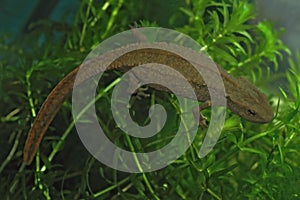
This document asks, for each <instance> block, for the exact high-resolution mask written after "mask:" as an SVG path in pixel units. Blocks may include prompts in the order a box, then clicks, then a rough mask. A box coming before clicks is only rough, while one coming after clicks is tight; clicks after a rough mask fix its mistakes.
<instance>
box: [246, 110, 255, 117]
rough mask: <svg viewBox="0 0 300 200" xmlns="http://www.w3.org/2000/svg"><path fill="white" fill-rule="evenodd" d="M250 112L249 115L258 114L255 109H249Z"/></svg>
mask: <svg viewBox="0 0 300 200" xmlns="http://www.w3.org/2000/svg"><path fill="white" fill-rule="evenodd" d="M248 114H249V115H252V116H255V115H256V113H255V111H254V110H250V109H249V110H248Z"/></svg>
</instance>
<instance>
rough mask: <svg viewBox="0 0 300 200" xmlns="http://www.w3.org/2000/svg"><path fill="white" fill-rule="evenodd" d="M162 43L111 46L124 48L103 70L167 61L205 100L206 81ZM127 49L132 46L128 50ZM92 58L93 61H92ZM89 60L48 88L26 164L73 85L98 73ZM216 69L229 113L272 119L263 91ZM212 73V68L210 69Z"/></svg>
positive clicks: (260, 120)
mask: <svg viewBox="0 0 300 200" xmlns="http://www.w3.org/2000/svg"><path fill="white" fill-rule="evenodd" d="M166 45H171V44H167V43H155V44H147V45H144V46H143V44H140V43H138V44H131V45H128V46H126V47H121V48H119V49H115V50H113V51H111V52H108V53H106V54H104V57H105V56H110V55H113V54H115V53H116V52H118V51H119V52H122V51H124V49H127V51H126V52H127V53H125V54H123V55H122V56H120V57H119V58H117V59H116V60H114V61H113V62H112V63H111V64H110V65H109V66H108V67H106V69H105V71H109V70H119V71H122V72H126V71H128V70H129V69H130V68H132V67H135V66H138V65H142V64H147V63H159V64H163V65H167V66H169V67H171V68H173V69H175V70H177V71H179V72H180V73H181V74H182V75H183V76H184V77H185V78H186V79H187V80H188V82H189V83H190V84H191V85H192V87H193V88H194V91H195V94H196V96H197V99H196V100H198V101H200V102H209V100H210V95H209V92H208V89H207V85H206V83H205V82H204V80H203V78H202V77H201V75H199V73H198V72H197V71H195V69H193V66H192V65H191V63H189V62H188V61H187V60H185V59H184V58H182V57H181V56H180V55H177V54H175V53H172V52H169V51H166V50H162V49H161V48H159V46H166ZM136 47H138V48H136ZM174 47H176V48H181V50H182V52H185V51H187V48H185V47H179V46H176V45H175V46H174ZM128 49H132V50H130V51H128ZM199 55H200V54H199ZM102 56H103V55H102ZM94 61H96V62H95V63H93V62H94ZM90 64H91V66H88V67H86V66H83V64H82V65H80V66H79V67H77V68H75V69H74V70H73V71H71V72H70V73H69V74H68V75H66V76H65V77H64V78H63V79H62V80H61V81H60V82H59V83H58V84H57V85H56V86H55V87H54V89H53V90H52V91H51V92H50V94H49V95H48V97H47V99H46V100H45V102H44V103H43V104H42V106H41V108H40V110H39V112H38V114H37V117H36V119H35V121H34V123H33V125H32V127H31V129H30V131H29V134H28V137H27V140H26V143H25V147H24V151H23V153H24V156H23V161H24V163H25V164H27V165H29V164H30V163H31V162H32V160H33V158H34V156H35V154H36V152H37V150H38V148H39V145H40V143H41V141H42V138H43V136H44V134H45V132H46V131H47V129H48V127H49V125H50V123H51V122H52V120H53V119H54V117H55V115H56V114H57V112H58V111H59V109H60V107H61V106H62V104H63V102H64V101H65V100H66V99H67V98H68V97H69V95H70V94H71V93H72V89H73V87H77V85H78V84H80V83H82V82H84V81H85V80H86V79H88V78H90V77H91V76H93V75H95V74H96V73H99V67H98V65H99V59H94V60H93V59H92V60H91V61H90ZM81 67H86V68H83V69H84V76H81V77H79V81H77V82H76V83H77V85H76V84H74V82H75V78H76V75H77V73H78V71H79V69H80V68H81ZM200 67H205V68H208V67H207V66H206V65H205V62H203V63H202V64H201V63H200ZM217 69H218V70H219V73H220V75H221V78H222V80H223V83H224V87H225V91H226V96H225V98H226V100H227V108H229V109H230V110H231V111H232V112H233V113H235V114H238V115H239V116H241V117H242V118H244V119H246V120H248V121H251V122H255V123H267V122H270V121H271V120H272V118H273V112H272V108H271V106H270V104H269V103H268V100H267V97H266V95H265V94H263V93H262V92H260V91H259V89H258V88H257V87H256V86H254V85H253V84H252V83H250V82H249V81H247V80H246V79H244V78H241V77H240V78H235V77H233V76H231V75H230V74H229V73H227V72H226V71H225V70H224V69H223V68H222V67H220V66H218V65H217ZM193 70H194V71H193ZM212 73H214V72H213V71H212ZM172 80H173V81H174V84H176V77H173V78H171V79H170V81H172ZM151 87H153V88H154V89H157V90H166V91H168V89H166V88H164V87H161V86H159V85H153V86H152V85H151ZM179 87H180V86H179ZM181 95H182V96H183V97H187V98H189V97H188V96H185V93H184V88H182V94H181ZM208 106H209V105H208ZM208 106H207V107H208Z"/></svg>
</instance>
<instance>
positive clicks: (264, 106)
mask: <svg viewBox="0 0 300 200" xmlns="http://www.w3.org/2000/svg"><path fill="white" fill-rule="evenodd" d="M226 92H227V94H228V96H227V104H228V107H229V109H230V110H232V111H233V112H234V113H236V114H238V115H240V116H241V117H243V118H245V119H246V120H249V121H252V122H256V123H268V122H270V121H271V120H272V119H273V117H274V114H273V111H272V107H271V105H270V104H269V102H268V99H267V97H266V95H265V94H263V93H262V92H260V91H259V90H258V88H257V87H255V86H254V85H253V84H252V83H250V82H249V81H248V80H246V79H244V78H242V77H240V78H238V79H237V84H236V85H230V86H229V85H228V86H227V87H226Z"/></svg>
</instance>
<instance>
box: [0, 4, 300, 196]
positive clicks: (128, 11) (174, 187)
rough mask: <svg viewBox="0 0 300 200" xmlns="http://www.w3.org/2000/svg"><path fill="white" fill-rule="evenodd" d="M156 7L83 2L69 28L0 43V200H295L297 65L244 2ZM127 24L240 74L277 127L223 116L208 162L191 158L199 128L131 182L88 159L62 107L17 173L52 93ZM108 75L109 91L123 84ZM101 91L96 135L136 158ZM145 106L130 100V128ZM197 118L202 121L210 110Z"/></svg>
mask: <svg viewBox="0 0 300 200" xmlns="http://www.w3.org/2000/svg"><path fill="white" fill-rule="evenodd" d="M159 2H160V1H153V2H152V1H151V3H150V1H137V0H133V1H126V2H125V1H123V0H107V1H93V0H85V1H81V3H80V6H79V8H78V10H77V13H76V15H75V18H74V20H73V23H72V24H68V23H64V22H54V21H40V22H37V23H35V24H32V25H31V27H30V30H31V31H29V33H28V34H27V35H26V36H24V37H23V38H22V39H15V40H10V39H8V36H2V37H1V38H0V39H1V43H0V52H1V62H0V99H1V101H0V102H1V104H0V122H1V123H0V127H1V131H0V138H1V139H0V143H1V147H2V148H1V153H0V174H1V176H0V194H1V197H3V199H298V198H299V197H300V193H299V184H300V159H299V157H300V153H299V152H300V151H299V148H300V137H299V131H298V130H299V129H300V123H299V121H300V115H299V106H300V88H299V85H300V84H299V82H300V76H299V74H300V55H299V54H297V53H295V54H292V52H290V51H289V49H288V48H287V47H286V46H285V45H284V44H283V43H282V41H281V40H280V33H281V31H278V30H275V29H273V27H272V24H271V23H270V22H268V21H258V19H256V13H255V9H254V8H255V7H254V5H252V3H249V2H248V1H246V0H244V1H240V0H215V1H211V0H197V1H189V0H187V1H182V2H180V3H170V2H169V3H170V5H168V4H167V3H159ZM166 2H168V1H166ZM172 2H173V1H172ZM144 4H145V5H144ZM165 10H168V12H164V11H165ZM171 11H172V12H171ZM155 13H157V14H155ZM135 23H137V24H136V25H135V26H141V27H143V26H162V27H166V28H170V29H175V30H178V31H180V32H183V33H185V34H187V35H189V36H191V37H192V38H193V39H195V40H196V41H197V42H199V44H201V46H202V48H203V49H205V50H206V51H207V52H208V53H209V55H210V56H211V57H212V58H213V59H214V61H215V62H216V63H218V64H220V65H221V66H222V67H224V68H225V69H226V70H227V71H229V72H230V73H231V74H233V75H234V76H246V77H247V78H248V79H249V80H251V81H252V82H253V83H254V84H255V85H256V86H257V87H259V88H260V89H261V90H262V91H264V93H266V94H267V95H268V98H269V102H270V103H271V104H272V107H273V110H274V113H275V118H274V120H273V121H272V122H270V123H269V124H264V125H260V124H255V123H251V122H247V121H244V120H243V119H240V118H239V117H238V116H237V115H234V114H231V113H230V112H229V111H228V114H227V118H226V122H225V126H224V128H223V130H222V135H221V138H220V139H219V141H218V143H217V145H216V146H215V147H214V150H213V151H212V152H210V153H209V154H208V155H207V156H206V157H204V158H201V159H200V158H199V157H198V156H197V154H198V150H199V147H200V146H201V141H202V139H203V136H204V134H205V130H199V133H198V135H197V138H196V139H195V141H194V142H193V144H192V146H191V147H190V148H189V149H188V150H187V151H186V153H185V154H184V155H183V156H181V157H180V158H179V159H178V160H176V161H175V162H174V163H172V164H170V165H169V166H168V167H166V168H164V169H161V170H158V171H155V172H151V173H145V174H129V173H124V172H118V171H116V170H113V169H111V168H108V167H106V166H105V165H103V164H101V163H99V162H98V161H97V160H95V159H94V158H93V157H92V156H91V155H90V154H89V153H88V152H87V150H86V149H85V148H84V146H83V145H82V143H81V142H80V139H79V137H78V135H77V133H76V130H75V128H74V124H73V123H72V115H71V101H70V100H68V101H66V102H65V103H64V105H63V108H62V109H61V110H60V112H59V114H58V115H57V116H56V118H55V120H54V121H53V123H52V124H51V127H50V129H49V130H48V131H47V134H46V137H45V138H44V140H43V142H42V145H41V147H40V152H39V153H38V155H37V157H36V159H35V160H34V162H33V163H32V164H31V165H30V166H26V167H25V166H24V165H22V150H23V146H24V142H25V139H26V136H27V133H28V130H29V129H30V126H31V123H32V122H33V120H34V118H35V117H36V112H37V111H38V110H39V108H40V106H41V104H42V103H43V101H44V100H45V98H46V97H47V95H48V94H49V92H50V91H51V89H52V88H53V87H54V85H55V84H56V83H58V81H59V80H61V79H62V78H63V77H64V75H66V74H67V73H68V72H70V71H71V70H72V69H74V68H75V67H77V66H78V65H79V64H80V63H81V62H82V61H83V60H84V58H85V56H86V55H87V54H88V53H89V52H90V51H91V50H92V49H93V48H95V47H96V46H97V45H98V44H99V43H100V42H102V41H103V40H105V39H106V38H108V37H110V36H112V35H114V34H116V33H119V32H121V31H124V30H128V29H129V27H130V25H131V26H133V25H134V24H135ZM291 55H294V57H295V59H292V56H291ZM283 61H286V62H283ZM282 63H287V64H282ZM282 65H286V66H285V67H283V66H282ZM282 68H285V69H287V70H286V71H283V70H282ZM279 69H280V70H279ZM109 75H110V76H107V77H106V78H105V81H106V83H110V82H111V81H112V80H113V78H115V77H118V76H119V75H120V74H119V73H117V72H115V73H111V74H109ZM107 87H108V86H106V84H103V85H100V86H99V88H100V89H101V91H106V93H105V94H104V96H103V97H102V98H101V99H100V100H99V101H98V103H97V109H98V113H99V116H101V115H103V116H106V118H105V121H101V120H100V124H101V126H103V127H104V128H103V129H105V130H106V129H107V130H109V133H108V134H109V135H110V138H111V139H113V140H114V142H115V143H117V144H118V145H124V146H125V147H126V146H127V147H128V146H130V145H131V144H134V145H136V148H140V150H143V145H141V144H142V142H139V141H138V140H135V139H132V138H128V137H126V136H124V135H122V134H120V131H119V130H117V129H115V126H114V125H115V124H114V123H113V118H112V116H110V115H111V114H110V110H109V104H110V95H111V93H112V90H105V89H103V88H107ZM153 94H154V95H155V101H156V102H159V103H161V102H167V103H163V104H165V106H166V108H167V109H168V110H170V111H169V112H170V113H173V114H174V113H176V109H174V106H173V102H174V99H173V97H172V96H171V95H169V94H166V93H156V92H154V93H153ZM154 95H152V96H151V97H150V99H151V101H154V100H153V99H154ZM148 100H149V99H142V100H138V99H137V100H135V101H132V109H133V110H134V109H135V111H133V112H132V113H131V114H132V118H133V119H135V120H137V122H138V123H139V124H143V123H147V122H146V121H147V119H146V117H139V116H140V115H141V113H139V111H140V110H138V108H139V106H144V107H145V104H147V103H148ZM147 106H148V105H147ZM147 106H146V107H147ZM144 109H145V108H143V109H142V111H143V112H144V113H147V110H144ZM204 114H205V115H206V116H208V117H209V110H205V111H204ZM107 116H109V117H107ZM146 116H147V115H146ZM172 116H173V115H172ZM100 119H101V117H100ZM172 120H174V121H176V118H175V117H174V119H172ZM175 125H176V124H175ZM175 125H174V124H167V125H166V127H165V132H166V133H165V134H162V135H161V136H157V138H156V139H157V142H152V143H151V145H152V146H151V147H159V146H160V145H161V144H159V142H160V141H161V142H162V143H164V142H165V139H164V137H171V136H172V133H173V132H174V131H176V127H175V128H174V126H175ZM120 135H121V136H120ZM124 141H125V142H124ZM148 142H149V141H148Z"/></svg>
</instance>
